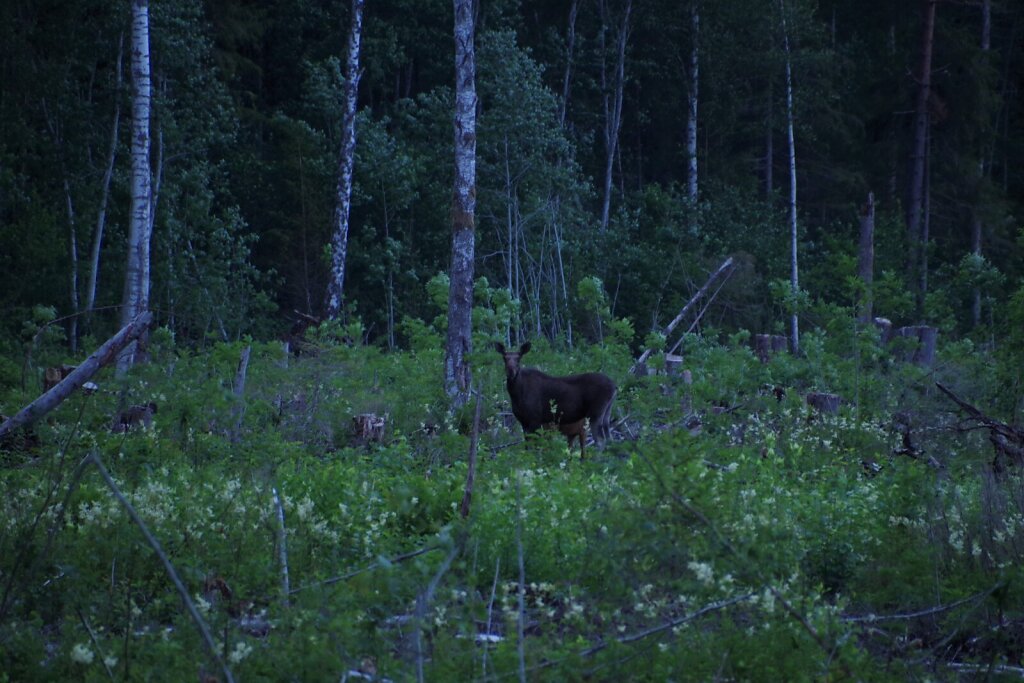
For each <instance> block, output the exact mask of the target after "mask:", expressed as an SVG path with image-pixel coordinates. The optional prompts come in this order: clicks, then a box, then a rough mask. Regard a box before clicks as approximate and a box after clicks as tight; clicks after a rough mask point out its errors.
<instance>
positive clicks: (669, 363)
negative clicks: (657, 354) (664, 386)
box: [665, 353, 683, 377]
mask: <svg viewBox="0 0 1024 683" xmlns="http://www.w3.org/2000/svg"><path fill="white" fill-rule="evenodd" d="M682 372H683V357H682V356H676V355H674V354H671V353H666V354H665V374H667V375H668V376H669V377H678V376H679V375H680V373H682Z"/></svg>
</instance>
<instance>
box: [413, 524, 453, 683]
mask: <svg viewBox="0 0 1024 683" xmlns="http://www.w3.org/2000/svg"><path fill="white" fill-rule="evenodd" d="M458 554H459V546H458V544H454V545H452V549H451V550H450V551H449V552H448V554H447V555H446V556H445V558H444V561H442V562H441V566H440V567H438V568H437V572H436V573H435V574H434V576H433V577H432V578H431V579H430V583H428V584H427V587H426V589H424V591H423V592H422V593H420V594H419V595H418V596H416V631H415V633H416V636H415V638H416V680H417V681H420V682H421V683H422V681H424V680H426V679H425V678H424V671H423V665H424V663H425V662H426V658H425V657H424V654H423V620H424V619H425V618H426V616H427V608H428V607H429V606H430V603H431V602H433V600H434V593H435V592H437V586H438V585H439V584H440V583H441V579H442V577H444V575H445V574H446V573H447V572H448V568H449V567H451V566H452V562H453V561H454V560H455V556H456V555H458Z"/></svg>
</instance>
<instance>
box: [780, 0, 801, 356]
mask: <svg viewBox="0 0 1024 683" xmlns="http://www.w3.org/2000/svg"><path fill="white" fill-rule="evenodd" d="M779 10H780V15H781V17H782V46H783V50H784V51H785V54H786V143H787V145H788V147H789V247H790V251H789V286H790V289H791V291H792V294H793V297H794V306H795V305H796V304H795V301H796V295H797V292H799V291H800V272H799V268H798V266H797V213H796V141H795V139H794V135H793V64H792V59H791V54H790V49H789V32H788V31H787V29H786V7H785V4H784V2H783V0H779ZM789 329H790V332H789V341H790V346H791V349H790V351H791V352H792V353H793V354H794V355H796V354H798V353H799V352H800V317H799V315H798V314H797V310H796V308H794V309H793V312H792V314H791V315H790V320H789Z"/></svg>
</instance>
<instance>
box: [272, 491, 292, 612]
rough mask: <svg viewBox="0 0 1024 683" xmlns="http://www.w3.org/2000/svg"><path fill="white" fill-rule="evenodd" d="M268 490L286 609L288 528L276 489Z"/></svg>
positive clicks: (288, 589) (288, 593)
mask: <svg viewBox="0 0 1024 683" xmlns="http://www.w3.org/2000/svg"><path fill="white" fill-rule="evenodd" d="M270 490H271V492H273V494H274V506H275V507H277V536H278V544H279V545H278V553H277V557H278V560H279V561H280V563H281V592H282V598H283V600H284V605H285V607H287V606H288V596H289V595H291V590H290V583H289V581H288V546H287V544H286V540H285V539H286V537H287V535H288V527H286V526H285V525H284V506H283V505H281V496H279V495H277V488H276V487H271V489H270Z"/></svg>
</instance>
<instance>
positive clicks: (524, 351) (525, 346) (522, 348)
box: [519, 342, 530, 356]
mask: <svg viewBox="0 0 1024 683" xmlns="http://www.w3.org/2000/svg"><path fill="white" fill-rule="evenodd" d="M529 350H530V342H526V343H525V344H523V345H522V346H520V347H519V355H520V356H525V355H526V354H527V352H528V351H529Z"/></svg>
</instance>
